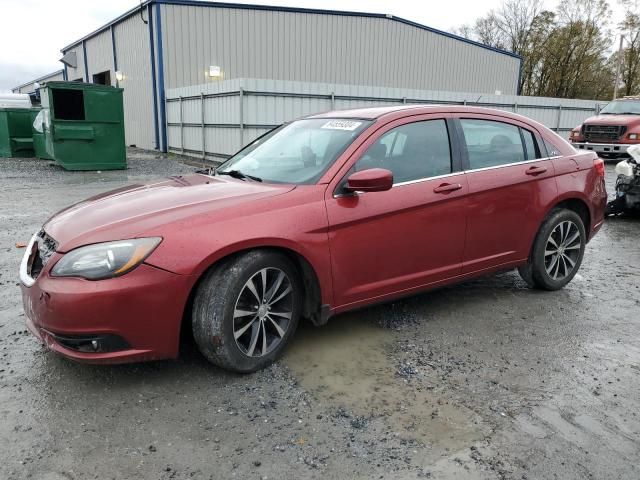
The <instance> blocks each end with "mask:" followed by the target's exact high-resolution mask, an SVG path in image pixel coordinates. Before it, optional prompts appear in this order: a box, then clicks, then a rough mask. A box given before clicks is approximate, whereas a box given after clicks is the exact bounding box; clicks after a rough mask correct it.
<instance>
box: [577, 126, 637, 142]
mask: <svg viewBox="0 0 640 480" xmlns="http://www.w3.org/2000/svg"><path fill="white" fill-rule="evenodd" d="M626 131H627V127H626V126H624V125H585V126H584V127H583V135H584V139H585V140H586V141H587V142H610V141H612V140H619V139H620V137H622V136H623V135H624V133H625V132H626Z"/></svg>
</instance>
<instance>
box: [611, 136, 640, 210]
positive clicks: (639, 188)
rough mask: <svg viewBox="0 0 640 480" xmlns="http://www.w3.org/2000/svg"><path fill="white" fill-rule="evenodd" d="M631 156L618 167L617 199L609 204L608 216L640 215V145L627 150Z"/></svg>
mask: <svg viewBox="0 0 640 480" xmlns="http://www.w3.org/2000/svg"><path fill="white" fill-rule="evenodd" d="M627 152H628V153H629V155H630V156H631V158H628V159H626V160H622V161H621V162H619V163H618V164H617V165H616V175H617V178H616V192H615V195H616V196H615V198H614V199H613V200H611V201H610V202H609V203H607V209H606V211H605V214H606V215H619V214H621V213H631V214H634V213H635V214H637V213H640V145H633V146H631V147H629V148H628V149H627Z"/></svg>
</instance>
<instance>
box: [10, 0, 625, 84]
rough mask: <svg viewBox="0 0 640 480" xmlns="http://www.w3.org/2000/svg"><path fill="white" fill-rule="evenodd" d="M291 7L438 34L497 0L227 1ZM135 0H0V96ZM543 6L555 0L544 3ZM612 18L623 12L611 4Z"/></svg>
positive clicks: (55, 64) (47, 68) (49, 68)
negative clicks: (377, 16) (375, 16)
mask: <svg viewBox="0 0 640 480" xmlns="http://www.w3.org/2000/svg"><path fill="white" fill-rule="evenodd" d="M229 1H232V2H233V3H253V4H265V5H280V6H291V7H305V8H321V9H329V10H351V11H362V12H374V13H385V14H392V15H396V16H398V17H403V18H406V19H408V20H412V21H415V22H418V23H422V24H424V25H428V26H430V27H434V28H438V29H440V30H445V31H451V30H452V29H453V28H455V27H458V26H459V25H463V24H467V23H473V22H474V20H475V19H476V18H478V17H480V16H482V15H484V14H485V13H486V12H487V11H488V10H490V9H491V8H496V7H498V6H499V5H500V4H501V3H502V0H449V1H442V0H393V1H390V0H366V1H363V0H250V1H246V0H229ZM138 3H139V0H108V1H105V0H2V2H1V6H0V8H1V10H2V15H1V17H0V92H2V91H5V92H7V91H10V90H11V88H13V87H15V86H17V85H20V84H23V83H26V82H29V81H31V80H33V79H34V78H37V77H39V76H42V75H45V74H47V73H50V72H53V71H55V70H60V69H61V68H62V64H61V63H60V62H59V61H58V60H59V59H60V57H61V56H62V55H61V53H60V49H61V48H62V47H64V46H66V45H68V44H70V43H72V42H73V41H75V40H77V39H79V38H81V37H83V36H84V35H86V34H88V33H90V32H92V31H93V30H95V29H97V28H99V27H100V26H102V25H104V24H105V23H107V22H109V21H110V20H112V19H114V18H115V17H117V16H119V15H120V14H122V13H124V12H125V11H127V10H129V9H131V8H133V7H135V6H136V5H138ZM546 3H547V6H548V8H553V7H554V6H555V3H556V1H554V0H547V2H546ZM610 4H611V6H612V8H613V9H614V19H616V18H619V17H620V16H621V14H622V12H621V9H620V7H618V5H617V2H616V1H615V0H612V1H610Z"/></svg>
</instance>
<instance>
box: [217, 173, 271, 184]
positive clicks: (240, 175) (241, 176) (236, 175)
mask: <svg viewBox="0 0 640 480" xmlns="http://www.w3.org/2000/svg"><path fill="white" fill-rule="evenodd" d="M216 175H229V176H230V177H233V178H239V179H240V180H245V179H247V178H248V179H249V180H253V181H254V182H261V181H262V179H261V178H260V177H254V176H253V175H247V174H246V173H242V172H241V171H240V170H227V171H225V172H220V171H216Z"/></svg>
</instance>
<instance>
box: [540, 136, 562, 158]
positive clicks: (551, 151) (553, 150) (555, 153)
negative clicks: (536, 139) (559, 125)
mask: <svg viewBox="0 0 640 480" xmlns="http://www.w3.org/2000/svg"><path fill="white" fill-rule="evenodd" d="M543 141H544V146H545V148H546V149H547V155H548V156H549V157H560V156H562V152H560V149H559V148H558V147H556V146H555V145H554V144H553V143H551V142H550V141H549V140H547V139H546V138H545V139H544V140H543Z"/></svg>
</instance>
